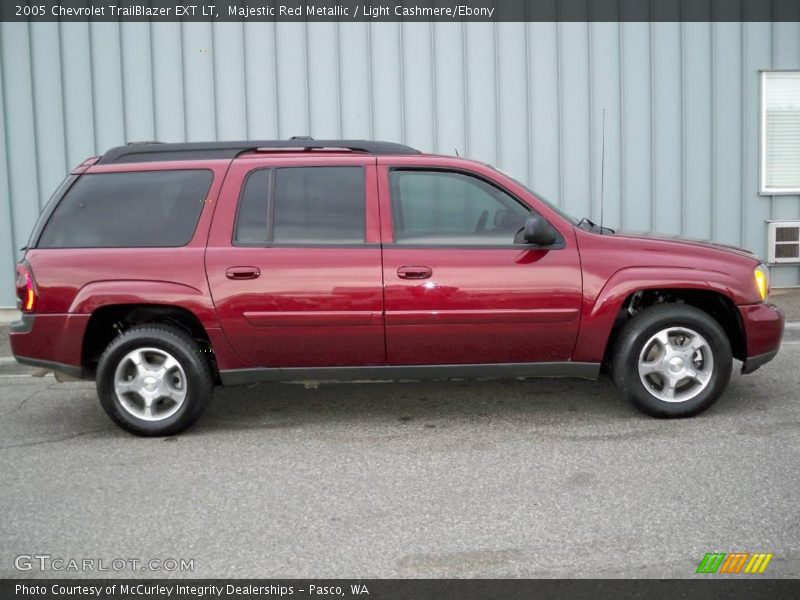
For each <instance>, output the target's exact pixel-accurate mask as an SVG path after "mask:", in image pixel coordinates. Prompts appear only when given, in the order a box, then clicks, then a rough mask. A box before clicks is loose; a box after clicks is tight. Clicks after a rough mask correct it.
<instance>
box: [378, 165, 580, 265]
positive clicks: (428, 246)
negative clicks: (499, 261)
mask: <svg viewBox="0 0 800 600" xmlns="http://www.w3.org/2000/svg"><path fill="white" fill-rule="evenodd" d="M393 171H422V172H426V173H451V174H455V175H463V176H465V177H472V178H473V179H477V180H479V181H482V182H483V183H485V184H487V185H490V186H492V187H493V188H495V189H497V190H499V191H500V192H502V193H504V194H506V195H507V196H509V197H510V198H511V199H512V200H514V201H515V202H517V203H518V204H519V205H521V206H522V207H524V208H526V209H527V210H528V213H529V215H530V214H535V215H538V216H540V217H542V218H543V219H545V220H546V221H547V222H548V223H549V224H550V226H551V227H553V229H555V231H556V233H557V235H558V238H557V239H556V241H555V243H553V244H551V245H549V246H532V245H530V244H524V243H522V244H514V243H511V244H479V243H476V244H434V243H420V244H413V243H411V244H406V243H402V242H397V241H396V239H397V234H396V231H395V220H394V203H393V193H392V191H393V190H392V178H391V174H392V172H393ZM386 183H387V187H388V193H389V207H390V208H391V209H392V210H391V211H390V213H389V217H390V218H391V223H392V241H391V242H384V243H383V247H384V248H398V249H399V248H405V249H408V250H433V249H437V248H441V249H447V250H455V249H461V250H563V249H564V248H565V247H566V242H565V240H564V236H563V235H561V232H560V231H559V230H558V228H557V227H555V226H554V225H553V224H552V223H551V222H550V220H549V219H547V218H545V217H544V216H543V215H542V214H541V213H540V212H538V211H537V210H536V209H534V208H533V207H532V206H531V205H529V204H528V203H527V202H525V201H524V200H522V199H521V198H520V197H519V196H518V195H517V194H514V193H512V192H511V191H509V190H507V189H506V188H505V187H503V186H501V185H500V184H498V183H497V182H496V181H492V180H491V179H489V178H487V177H485V176H483V175H481V174H480V173H476V172H474V171H469V170H467V169H457V168H452V167H437V166H428V165H424V166H422V165H420V166H414V165H387V168H386Z"/></svg>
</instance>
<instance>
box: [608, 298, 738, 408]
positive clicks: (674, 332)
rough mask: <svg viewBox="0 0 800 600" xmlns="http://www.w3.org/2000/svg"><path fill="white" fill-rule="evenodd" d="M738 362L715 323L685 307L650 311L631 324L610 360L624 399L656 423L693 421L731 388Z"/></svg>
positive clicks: (706, 316)
mask: <svg viewBox="0 0 800 600" xmlns="http://www.w3.org/2000/svg"><path fill="white" fill-rule="evenodd" d="M732 367H733V357H732V354H731V345H730V341H729V340H728V336H727V335H726V334H725V331H724V330H723V329H722V327H721V326H720V324H719V323H718V322H717V320H716V319H714V317H712V316H711V315H709V314H708V313H706V312H703V311H702V310H700V309H699V308H695V307H694V306H689V305H686V304H662V305H659V306H652V307H650V308H647V309H645V310H643V311H642V312H640V313H639V314H637V315H636V316H634V317H633V318H632V319H631V320H630V321H628V322H627V323H626V324H625V326H624V327H623V329H622V331H621V332H620V335H619V337H618V338H617V341H616V344H615V347H614V351H613V353H612V356H611V374H612V377H613V379H614V383H615V384H616V386H617V389H618V390H619V391H620V393H621V394H622V395H623V396H624V397H625V398H627V399H628V400H630V402H631V403H632V404H633V405H634V406H635V407H636V408H638V409H639V410H640V411H642V412H643V413H645V414H648V415H651V416H653V417H661V418H675V417H690V416H693V415H696V414H698V413H701V412H703V411H704V410H706V409H708V408H709V407H710V406H711V405H712V404H714V402H716V401H717V400H718V399H719V397H720V396H721V395H722V393H723V392H724V391H725V388H726V387H727V385H728V382H729V381H730V377H731V370H732Z"/></svg>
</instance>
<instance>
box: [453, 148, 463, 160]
mask: <svg viewBox="0 0 800 600" xmlns="http://www.w3.org/2000/svg"><path fill="white" fill-rule="evenodd" d="M453 150H455V151H456V156H458V157H459V158H461V155H460V154H459V153H458V148H453Z"/></svg>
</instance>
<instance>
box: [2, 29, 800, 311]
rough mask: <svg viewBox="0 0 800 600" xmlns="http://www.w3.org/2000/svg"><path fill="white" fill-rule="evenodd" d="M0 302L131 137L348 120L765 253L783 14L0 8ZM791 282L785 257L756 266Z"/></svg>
mask: <svg viewBox="0 0 800 600" xmlns="http://www.w3.org/2000/svg"><path fill="white" fill-rule="evenodd" d="M0 52H1V53H2V56H1V60H0V82H1V84H2V95H0V104H1V105H2V114H3V119H2V121H1V122H0V140H1V143H0V203H2V204H0V240H2V241H0V243H1V244H2V247H0V281H3V282H7V283H5V284H3V285H2V286H0V305H12V304H13V302H14V298H13V289H12V286H11V282H12V280H13V263H14V261H15V258H16V255H17V252H16V249H17V248H19V247H20V246H22V245H23V244H24V243H25V241H26V239H27V236H28V233H29V232H30V230H31V227H32V225H33V222H34V220H35V219H36V216H37V215H38V213H39V211H40V209H41V207H42V206H43V205H44V203H45V202H46V201H47V198H48V196H49V194H50V193H51V192H52V190H54V189H55V187H56V186H57V185H58V182H59V181H60V180H61V179H62V177H63V176H64V174H65V173H66V171H68V170H69V169H70V168H71V167H72V166H74V165H76V164H78V163H79V162H80V161H81V160H83V159H84V158H86V157H87V156H90V155H93V154H98V153H101V152H102V151H104V150H105V149H107V148H108V147H110V146H114V145H117V144H121V143H123V142H125V141H129V140H151V139H157V140H162V141H183V140H190V141H193V140H208V139H239V138H246V137H250V138H275V137H279V138H286V137H288V136H291V135H297V134H306V133H308V134H310V135H312V136H314V137H318V138H326V137H339V136H341V137H352V138H360V137H364V138H374V139H384V140H391V141H401V142H405V143H408V144H410V145H412V146H416V147H418V148H420V149H422V150H425V151H436V152H442V153H447V154H453V153H454V152H455V151H456V149H457V150H458V152H459V153H460V154H461V155H466V156H469V157H472V158H476V159H480V160H484V161H488V162H491V163H495V164H497V165H499V166H500V167H501V168H502V169H504V170H506V171H508V172H510V173H512V174H513V175H515V176H517V177H518V178H520V179H522V180H523V181H526V182H527V183H529V185H530V186H531V187H532V188H534V189H536V190H538V191H540V192H541V193H542V194H544V195H545V196H546V197H549V198H550V199H552V200H554V201H556V202H558V203H559V204H561V205H562V206H563V207H565V208H566V209H567V210H568V211H571V212H572V213H574V214H576V215H587V216H590V217H591V218H592V219H594V220H596V221H597V220H599V218H600V212H601V207H600V179H601V177H600V175H601V164H600V156H601V140H602V122H603V109H605V137H606V165H605V206H604V209H603V213H604V220H605V223H606V224H607V225H610V226H612V227H619V226H623V227H626V228H633V229H655V230H658V231H664V232H668V233H684V234H687V235H691V236H698V237H713V238H715V239H718V240H721V241H724V242H730V243H734V244H742V245H744V246H746V247H748V248H750V249H752V250H754V251H756V252H758V253H759V254H761V255H762V256H766V246H765V244H766V239H765V234H766V226H765V224H764V221H765V220H766V219H770V218H775V219H778V218H786V219H798V218H800V198H798V197H796V196H776V197H762V196H759V195H758V167H759V156H758V152H759V78H758V71H759V69H770V68H776V69H778V68H779V69H800V23H498V24H491V23H475V24H468V25H462V24H458V23H405V24H401V23H377V24H370V23H342V24H336V23H315V24H306V23H282V24H279V25H275V24H273V23H248V24H245V25H242V24H240V23H216V24H210V23H183V24H181V23H154V24H149V23H125V24H117V23H92V24H87V23H68V24H59V23H36V24H30V25H28V24H16V23H15V24H12V23H3V24H2V25H0ZM774 281H775V284H777V285H798V284H800V268H798V267H794V266H791V267H781V268H778V269H775V270H774Z"/></svg>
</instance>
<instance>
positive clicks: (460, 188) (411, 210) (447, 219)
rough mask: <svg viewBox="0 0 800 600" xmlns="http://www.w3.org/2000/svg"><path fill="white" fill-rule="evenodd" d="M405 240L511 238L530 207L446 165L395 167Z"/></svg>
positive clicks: (400, 232) (398, 226)
mask: <svg viewBox="0 0 800 600" xmlns="http://www.w3.org/2000/svg"><path fill="white" fill-rule="evenodd" d="M390 182H391V188H392V217H393V221H394V239H395V242H397V243H400V244H403V243H405V244H463V245H481V244H499V245H502V244H512V243H513V242H514V236H515V234H516V233H517V231H519V230H520V229H521V228H522V226H523V225H524V224H525V219H526V218H527V216H528V214H529V212H530V211H529V209H528V208H526V207H524V206H522V205H521V204H520V203H519V202H517V201H516V200H515V199H514V198H512V197H511V196H509V195H508V194H507V193H505V192H503V191H502V190H500V189H498V188H496V187H495V186H493V185H491V184H489V183H487V182H485V181H483V180H482V179H479V178H477V177H470V176H469V175H464V174H461V173H450V172H442V171H439V172H437V171H402V170H393V171H391V173H390Z"/></svg>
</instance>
